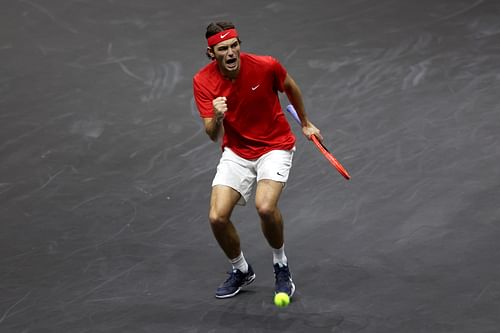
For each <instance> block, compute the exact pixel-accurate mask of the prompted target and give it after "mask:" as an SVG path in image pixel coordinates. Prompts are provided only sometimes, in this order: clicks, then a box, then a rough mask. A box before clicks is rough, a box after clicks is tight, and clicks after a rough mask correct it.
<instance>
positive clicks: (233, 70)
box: [213, 38, 240, 79]
mask: <svg viewBox="0 0 500 333" xmlns="http://www.w3.org/2000/svg"><path fill="white" fill-rule="evenodd" d="M213 53H214V57H215V60H216V61H217V64H218V65H219V69H220V70H221V72H222V74H223V75H225V76H227V77H229V78H231V79H234V78H236V76H237V75H238V73H239V71H240V42H239V41H238V38H231V39H228V40H225V41H223V42H220V43H219V44H217V45H215V46H214V47H213Z"/></svg>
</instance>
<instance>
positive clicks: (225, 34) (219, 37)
mask: <svg viewBox="0 0 500 333" xmlns="http://www.w3.org/2000/svg"><path fill="white" fill-rule="evenodd" d="M236 37H238V32H237V31H236V29H228V30H224V31H221V32H219V33H217V34H215V35H213V36H210V37H208V39H207V42H208V46H209V47H212V46H214V45H216V44H219V43H220V42H223V41H225V40H228V39H231V38H236Z"/></svg>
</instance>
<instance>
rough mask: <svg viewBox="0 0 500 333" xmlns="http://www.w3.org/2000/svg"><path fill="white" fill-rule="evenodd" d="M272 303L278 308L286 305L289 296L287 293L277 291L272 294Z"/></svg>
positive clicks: (288, 301) (288, 302)
mask: <svg viewBox="0 0 500 333" xmlns="http://www.w3.org/2000/svg"><path fill="white" fill-rule="evenodd" d="M274 304H275V305H276V306H277V307H279V308H284V307H287V306H288V304H290V297H289V296H288V294H287V293H277V294H276V295H274Z"/></svg>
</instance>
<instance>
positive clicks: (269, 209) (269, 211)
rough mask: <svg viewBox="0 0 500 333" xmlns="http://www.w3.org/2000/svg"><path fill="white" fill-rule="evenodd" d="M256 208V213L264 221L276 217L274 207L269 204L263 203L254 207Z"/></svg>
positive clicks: (275, 208)
mask: <svg viewBox="0 0 500 333" xmlns="http://www.w3.org/2000/svg"><path fill="white" fill-rule="evenodd" d="M256 208H257V213H258V214H259V216H260V217H261V218H262V219H264V220H267V219H270V218H272V217H274V216H275V215H276V212H277V207H276V206H274V205H270V204H268V203H265V202H264V203H258V204H257V205H256Z"/></svg>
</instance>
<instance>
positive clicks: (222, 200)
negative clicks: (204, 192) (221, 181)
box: [208, 185, 241, 259]
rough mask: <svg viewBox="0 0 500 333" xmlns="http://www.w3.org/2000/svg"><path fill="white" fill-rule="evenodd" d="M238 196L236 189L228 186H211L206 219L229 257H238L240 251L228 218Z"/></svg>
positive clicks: (238, 241) (232, 226) (237, 237)
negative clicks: (208, 210)
mask: <svg viewBox="0 0 500 333" xmlns="http://www.w3.org/2000/svg"><path fill="white" fill-rule="evenodd" d="M240 196H241V195H240V194H239V193H238V192H237V191H236V190H234V189H232V188H231V187H228V186H224V185H216V186H214V187H212V195H211V198H210V212H209V214H208V219H209V221H210V227H211V228H212V232H213V234H214V236H215V239H216V240H217V242H218V243H219V246H220V247H221V249H222V251H224V253H225V254H226V256H227V257H228V258H229V259H234V258H236V257H238V256H239V255H240V252H241V249H240V238H239V236H238V232H237V231H236V228H235V227H234V225H233V223H232V222H231V220H230V217H231V213H232V211H233V209H234V207H235V206H236V203H237V202H238V200H239V199H240Z"/></svg>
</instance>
